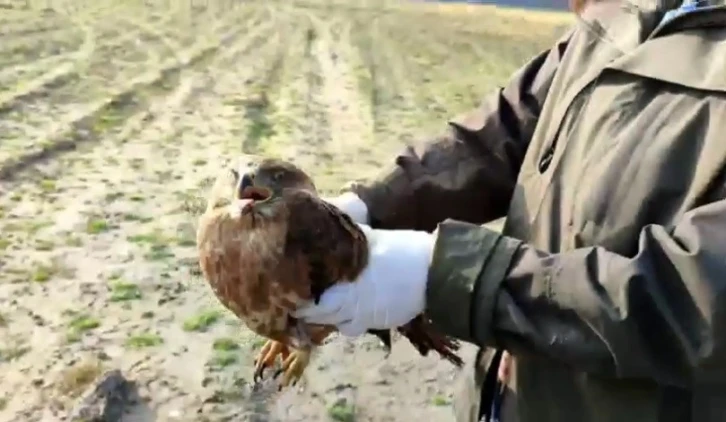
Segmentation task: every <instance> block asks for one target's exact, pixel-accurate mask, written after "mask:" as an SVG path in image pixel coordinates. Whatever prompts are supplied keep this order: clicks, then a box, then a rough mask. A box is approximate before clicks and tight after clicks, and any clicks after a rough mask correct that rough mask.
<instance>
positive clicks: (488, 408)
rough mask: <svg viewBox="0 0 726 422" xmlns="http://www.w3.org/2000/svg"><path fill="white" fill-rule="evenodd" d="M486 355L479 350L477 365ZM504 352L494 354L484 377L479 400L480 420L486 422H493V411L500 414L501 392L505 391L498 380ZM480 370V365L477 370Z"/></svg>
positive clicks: (482, 350) (498, 351)
mask: <svg viewBox="0 0 726 422" xmlns="http://www.w3.org/2000/svg"><path fill="white" fill-rule="evenodd" d="M483 353H484V349H479V351H478V352H477V354H476V361H475V362H476V363H477V364H478V363H479V362H480V359H481V356H482V354H483ZM503 354H504V351H503V350H497V351H496V352H495V353H494V357H493V358H492V361H491V363H490V364H489V367H488V368H487V370H486V375H485V376H484V383H483V384H482V388H481V399H480V400H479V420H480V421H484V422H490V421H491V420H492V417H493V416H496V415H493V414H492V413H493V411H495V410H496V413H499V410H498V407H499V406H501V396H502V394H501V391H503V389H502V388H501V386H500V385H499V384H500V382H499V380H498V379H497V373H498V371H499V364H500V363H501V361H502V355H503ZM477 369H479V368H478V365H477V368H476V369H475V370H477Z"/></svg>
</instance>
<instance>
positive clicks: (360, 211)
mask: <svg viewBox="0 0 726 422" xmlns="http://www.w3.org/2000/svg"><path fill="white" fill-rule="evenodd" d="M323 200H324V201H325V202H327V203H329V204H332V205H335V206H336V207H338V209H340V210H341V211H343V212H344V213H346V214H348V215H349V216H350V218H352V219H353V221H355V222H356V223H359V224H368V207H367V206H366V204H365V202H363V200H362V199H360V198H359V197H358V195H356V194H354V193H353V192H345V193H344V194H342V195H340V196H336V197H334V198H323Z"/></svg>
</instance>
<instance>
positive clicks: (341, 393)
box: [0, 0, 566, 422]
mask: <svg viewBox="0 0 726 422" xmlns="http://www.w3.org/2000/svg"><path fill="white" fill-rule="evenodd" d="M46 4H50V2H42V1H37V2H33V1H19V0H18V1H15V0H4V1H3V0H0V6H2V8H0V421H2V422H4V421H8V422H10V421H13V422H15V421H27V422H31V421H63V420H68V418H67V416H68V414H69V412H70V410H71V409H72V408H73V406H74V404H75V403H76V402H77V400H78V398H79V396H80V395H81V394H82V393H83V391H84V390H85V389H87V388H88V386H89V385H93V383H94V381H95V380H96V379H97V377H98V376H99V374H101V373H103V372H105V371H107V370H110V369H119V370H121V371H122V373H123V374H124V375H125V376H126V377H127V378H128V379H130V380H133V381H135V382H136V384H137V386H138V394H139V396H140V398H141V400H140V401H139V402H138V404H137V405H136V407H135V408H134V410H133V413H132V414H129V415H127V416H126V417H125V419H124V420H127V421H138V422H149V421H273V420H274V421H303V420H304V421H316V420H338V421H354V420H356V421H411V420H417V419H420V420H434V421H442V422H445V421H451V420H453V415H452V412H451V406H450V405H451V394H452V389H453V386H454V384H455V380H456V377H457V372H456V371H455V369H454V368H453V367H452V366H451V365H450V364H449V363H447V362H444V361H441V360H440V359H439V358H437V357H436V356H429V357H427V358H421V357H420V356H418V355H417V353H416V352H415V351H414V349H413V348H412V347H411V346H410V345H408V343H407V342H406V341H398V342H395V343H394V347H393V353H392V355H391V356H390V357H389V358H388V359H384V354H383V351H382V350H381V349H380V348H379V346H378V344H377V341H376V339H375V338H362V339H358V340H350V339H345V338H338V339H335V341H333V342H332V343H331V344H329V345H326V346H325V347H322V348H321V349H320V350H319V352H318V354H317V356H316V357H315V359H314V361H313V363H312V365H311V367H310V368H309V370H308V371H307V373H306V379H305V380H304V382H303V383H302V385H301V386H300V388H299V389H296V390H290V391H287V392H284V393H282V394H281V395H278V394H275V392H274V385H272V384H270V385H266V386H264V388H262V389H260V390H256V391H253V390H252V388H251V385H250V382H251V374H252V371H251V364H252V360H253V357H254V355H255V350H256V349H257V348H259V347H260V345H261V341H260V339H259V338H256V337H254V336H253V335H252V334H251V333H249V332H248V331H246V330H245V329H244V327H242V326H240V324H239V323H238V322H237V321H236V320H235V319H234V318H233V317H232V315H231V314H229V313H228V312H226V311H225V310H223V308H221V306H220V305H219V304H218V303H217V302H216V300H215V299H214V297H213V295H212V293H211V291H210V289H209V288H208V286H207V285H206V283H205V282H204V281H203V280H201V279H200V278H199V272H198V266H197V263H196V260H195V248H194V232H195V224H196V217H197V215H198V213H199V211H200V206H201V200H202V197H203V195H204V194H205V193H206V192H205V188H206V187H208V186H209V183H210V181H211V178H212V177H214V176H215V174H216V173H215V172H216V171H217V170H218V168H219V165H220V163H221V162H223V160H225V159H227V158H229V157H230V156H232V155H234V154H239V153H240V152H244V153H246V154H253V155H275V156H281V157H283V158H287V159H292V160H295V161H296V162H298V163H299V164H300V165H302V166H303V167H304V168H305V169H306V170H308V171H309V172H310V173H312V174H313V175H314V176H315V178H316V182H317V183H318V184H319V185H320V186H321V187H322V188H323V189H324V190H325V192H327V193H330V192H332V191H334V190H335V189H337V188H338V187H339V186H340V185H341V184H342V183H344V182H346V181H348V180H351V179H353V178H361V177H365V176H368V175H371V174H374V173H375V172H376V171H378V170H379V169H380V168H381V166H383V165H386V164H387V163H388V162H390V161H391V157H392V154H393V153H395V152H396V151H397V150H399V149H400V148H401V147H402V146H403V145H404V143H406V142H409V141H411V140H412V139H415V138H417V137H420V136H421V135H422V134H424V133H432V131H436V130H440V129H441V128H442V127H443V123H444V122H445V119H446V118H447V117H450V116H452V115H454V114H456V113H459V112H461V111H463V110H466V109H468V108H470V107H472V106H474V105H475V104H476V103H477V102H478V101H479V99H481V97H482V96H483V95H484V94H486V93H488V92H490V91H491V90H493V89H495V88H496V86H497V85H498V84H500V83H502V82H503V81H504V80H505V78H506V76H507V75H508V74H509V73H510V72H511V71H512V70H514V69H515V68H516V67H517V66H519V65H520V64H521V63H523V62H524V61H525V60H526V59H527V58H528V57H529V56H531V55H533V54H534V53H536V52H538V51H540V50H542V49H544V48H546V47H547V46H548V44H549V43H550V42H551V41H552V40H553V39H554V38H555V37H556V36H557V35H559V34H560V33H561V32H562V28H563V27H564V26H563V25H565V24H566V18H563V17H561V16H557V15H550V14H544V13H537V14H535V13H530V14H526V13H523V12H513V11H497V10H496V9H494V8H484V7H482V8H481V10H482V11H483V12H479V11H472V9H471V8H467V9H466V10H464V11H462V9H457V8H456V7H454V8H452V7H448V6H447V7H437V6H435V5H434V6H423V5H415V6H411V5H404V6H401V5H399V4H391V3H386V4H384V3H381V2H372V1H369V2H366V3H362V2H358V3H356V2H342V1H340V2H333V1H325V2H323V1H319V2H316V1H306V2H302V1H287V2H275V1H265V2H257V3H252V2H239V1H231V0H229V1H225V0H218V1H205V2H202V1H191V0H190V1H188V2H173V1H162V0H158V1H135V0H124V1H112V0H93V1H91V0H85V1H83V0H78V1H70V0H69V1H66V2H63V1H56V2H52V4H53V6H54V9H50V8H47V5H46ZM472 353H473V350H472V348H470V347H469V348H466V350H465V351H464V352H463V353H462V354H463V355H464V356H465V357H469V356H471V354H472Z"/></svg>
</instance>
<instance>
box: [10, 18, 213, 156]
mask: <svg viewBox="0 0 726 422" xmlns="http://www.w3.org/2000/svg"><path fill="white" fill-rule="evenodd" d="M121 23H122V22H121ZM111 32H114V30H111ZM118 32H119V34H120V35H119V36H118V37H116V38H115V39H112V40H111V42H107V43H103V44H102V45H101V46H98V48H96V49H95V51H93V54H88V55H87V56H91V57H92V58H90V59H89V58H88V57H85V58H84V59H79V60H78V61H77V62H76V63H78V64H73V63H67V64H66V66H63V67H59V68H57V69H54V70H53V71H52V72H51V73H47V74H45V75H44V77H43V78H38V79H37V80H35V81H34V82H35V84H34V85H33V86H24V87H23V88H27V89H25V92H22V93H21V94H22V95H14V96H12V97H11V99H10V100H9V101H8V102H7V103H6V105H5V107H4V110H3V109H0V114H2V112H3V111H4V112H5V113H9V112H11V111H12V112H14V114H15V115H16V116H15V117H14V118H13V119H12V120H11V119H6V120H4V121H2V122H0V124H1V125H2V126H5V127H6V128H8V129H7V130H5V131H4V133H3V134H0V137H5V138H6V139H8V140H15V142H16V143H17V146H16V149H17V148H20V149H21V150H22V151H27V154H30V155H33V153H37V152H38V148H39V147H42V148H41V150H40V151H44V150H48V151H54V150H56V148H61V149H63V148H65V147H64V146H63V145H71V144H72V143H70V144H69V143H68V142H62V143H61V144H59V145H54V141H55V138H58V137H59V136H60V137H63V136H62V135H61V134H62V133H64V132H66V131H67V130H68V129H67V128H68V127H69V126H70V127H71V128H76V129H79V128H80V129H83V130H81V132H84V131H85V132H87V128H86V126H87V125H86V124H85V123H83V122H85V121H87V120H94V118H93V116H94V115H95V114H96V112H95V111H91V110H96V107H97V105H98V104H101V103H104V99H106V98H108V96H109V95H114V94H113V93H108V92H103V91H108V86H110V87H113V86H115V85H117V83H118V82H116V81H120V82H122V83H124V84H126V83H127V82H128V79H133V76H134V75H124V74H120V75H119V74H117V73H116V72H119V66H109V65H108V63H107V62H106V58H107V57H108V55H109V54H113V53H114V52H115V50H116V49H117V47H118V46H119V45H124V44H128V43H132V44H134V41H135V40H136V39H137V38H138V34H139V33H140V32H142V30H141V29H138V28H136V30H135V31H126V32H123V31H121V30H119V31H118ZM89 39H90V40H91V41H95V40H96V37H93V36H91V37H90V38H89ZM157 42H158V43H159V45H160V46H161V47H163V48H167V53H168V55H172V53H173V54H176V52H172V51H170V50H168V44H169V43H168V42H167V43H162V42H161V41H160V40H157ZM134 47H137V48H138V47H139V45H138V44H134ZM149 49H150V47H149V48H142V49H140V50H141V51H144V50H146V51H148V50H149ZM192 50H193V49H192ZM187 53H188V52H187ZM191 53H192V54H197V52H195V51H192V52H191ZM179 54H181V55H182V56H184V54H186V53H185V51H184V50H182V51H180V52H179ZM203 56H204V54H201V55H200V56H199V57H203ZM144 57H146V54H144ZM199 57H178V58H173V57H172V58H169V59H168V60H167V61H166V63H167V64H165V65H164V66H165V68H167V69H166V70H165V72H167V70H169V69H171V70H172V71H173V70H175V67H174V66H173V64H172V63H170V62H171V61H173V60H177V61H179V62H180V63H192V64H193V63H194V62H195V61H196V60H198V59H199ZM84 60H85V61H84ZM170 64H172V65H171V66H170ZM159 65H160V64H159V63H153V62H152V63H148V61H147V63H144V67H146V68H149V67H151V68H152V69H153V68H156V67H158V66H159ZM137 67H138V66H127V68H129V69H136V68H137ZM103 69H107V71H106V72H107V77H108V78H111V79H114V80H111V81H96V86H97V89H98V88H104V87H103V86H101V84H102V83H105V84H107V85H108V86H107V87H105V88H104V89H103V91H102V92H101V96H98V95H96V98H93V89H91V87H89V84H92V83H93V82H94V81H93V80H92V79H90V78H89V77H88V76H86V77H81V76H82V75H84V74H85V75H93V76H96V77H99V76H102V75H100V74H101V73H102V72H101V70H103ZM58 75H60V77H57V78H56V76H58ZM91 86H92V85H91ZM80 95H83V97H84V103H85V105H82V106H81V107H80V110H81V111H80V113H79V106H78V105H77V104H75V103H74V101H77V100H78V99H79V96H80ZM111 100H112V101H111V102H110V103H109V107H110V109H119V110H127V108H126V107H121V104H126V103H134V104H135V105H134V106H133V107H131V108H135V107H137V106H139V105H140V104H142V103H143V102H144V101H131V102H129V101H126V100H124V99H123V98H122V101H120V102H117V101H113V99H112V98H111ZM99 101H100V102H99ZM104 110H105V111H104ZM108 110H109V108H103V107H102V108H101V109H100V110H97V111H99V112H101V113H102V114H103V113H105V112H107V111H108ZM125 112H126V111H124V113H121V114H125ZM84 113H89V114H84ZM51 119H52V120H51ZM13 121H20V122H21V124H20V125H17V124H16V125H13ZM79 122H80V123H81V124H80V125H79V124H78V123H79ZM28 126H31V127H34V128H36V129H35V132H36V133H37V136H36V137H31V139H33V138H34V139H35V140H31V142H28V141H27V139H23V138H21V137H19V136H18V135H16V134H15V133H14V132H16V131H18V130H21V131H27V128H28ZM38 128H39V129H38ZM71 131H72V132H78V130H71ZM3 135H4V136H3ZM25 137H26V138H27V134H26V135H25ZM81 137H82V138H85V136H81ZM4 144H5V145H6V148H5V150H4V151H3V152H0V157H2V158H3V159H5V160H7V159H11V158H12V156H13V155H17V153H16V152H14V151H12V149H13V148H8V147H9V146H12V145H8V143H7V141H6V142H4ZM21 154H26V153H24V152H21ZM43 157H45V155H44V154H43V155H40V156H38V158H42V160H45V158H43ZM42 160H41V161H42ZM0 161H2V160H0ZM33 161H34V160H33ZM20 162H22V160H20Z"/></svg>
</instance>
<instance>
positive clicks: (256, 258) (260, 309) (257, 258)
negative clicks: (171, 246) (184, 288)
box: [208, 229, 285, 328]
mask: <svg viewBox="0 0 726 422" xmlns="http://www.w3.org/2000/svg"><path fill="white" fill-rule="evenodd" d="M284 247H285V236H284V233H278V231H277V230H274V229H270V230H249V231H245V232H242V233H239V234H238V235H237V236H235V237H234V238H233V239H231V240H230V241H228V242H225V244H223V245H220V247H216V248H214V250H213V253H212V254H210V256H211V259H210V262H209V263H208V267H209V270H210V271H209V272H208V274H209V277H208V281H209V284H210V286H211V288H212V290H213V291H214V294H215V295H216V296H217V298H218V299H219V301H220V302H221V303H222V304H223V305H224V306H225V307H226V308H228V309H229V310H230V311H232V312H233V313H234V314H235V315H236V316H237V317H238V318H240V319H242V320H243V321H244V322H245V323H246V324H247V325H248V326H250V327H251V328H253V327H254V326H256V325H260V324H263V323H264V324H269V323H271V322H272V321H271V319H272V317H273V316H274V315H273V314H271V313H270V312H271V308H272V306H271V305H272V304H271V303H270V298H271V297H274V296H275V293H276V289H277V283H276V280H277V279H278V277H279V274H280V271H281V270H282V269H283V268H284V265H285V263H284V261H285V260H284Z"/></svg>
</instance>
